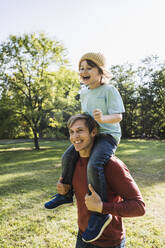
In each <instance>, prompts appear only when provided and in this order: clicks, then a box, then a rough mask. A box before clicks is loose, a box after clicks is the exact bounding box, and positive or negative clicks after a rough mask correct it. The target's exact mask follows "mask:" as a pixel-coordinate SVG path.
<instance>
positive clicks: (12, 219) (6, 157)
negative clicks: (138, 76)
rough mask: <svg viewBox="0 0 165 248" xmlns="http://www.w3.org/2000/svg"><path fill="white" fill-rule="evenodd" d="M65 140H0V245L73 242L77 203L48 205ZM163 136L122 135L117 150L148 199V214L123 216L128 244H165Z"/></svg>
mask: <svg viewBox="0 0 165 248" xmlns="http://www.w3.org/2000/svg"><path fill="white" fill-rule="evenodd" d="M69 144H70V143H69V142H68V141H45V142H44V141H42V142H41V143H40V145H41V150H40V151H35V150H34V149H33V143H32V142H26V143H18V144H15V143H11V144H9V143H8V144H1V145H0V208H1V211H0V228H1V235H0V247H2V248H22V247H26V248H73V247H75V242H76V235H77V208H76V205H75V204H74V206H72V207H66V208H61V209H59V210H56V211H54V210H53V211H51V210H46V209H45V208H44V203H45V202H46V201H48V200H49V199H50V196H52V195H53V194H55V193H56V183H57V180H58V178H59V176H60V174H61V166H60V165H61V156H62V154H63V152H64V150H65V149H66V148H67V147H68V146H69ZM164 151H165V142H164V141H145V140H122V141H121V144H120V145H119V147H118V149H117V152H116V155H117V156H118V157H119V158H120V159H121V160H123V161H124V162H125V163H126V165H127V166H128V168H129V170H130V171H131V174H132V175H133V177H134V178H135V180H136V182H137V184H138V185H139V187H140V190H141V192H142V194H143V197H144V200H145V203H146V208H147V211H146V215H145V216H143V217H138V218H124V223H125V228H126V238H127V246H126V247H127V248H162V247H165V233H164V226H165V218H164V216H165V153H164Z"/></svg>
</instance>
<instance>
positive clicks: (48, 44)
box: [0, 33, 67, 149]
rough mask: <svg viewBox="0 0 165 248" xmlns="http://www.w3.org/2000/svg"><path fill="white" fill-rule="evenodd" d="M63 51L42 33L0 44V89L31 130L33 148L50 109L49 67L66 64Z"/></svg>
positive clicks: (14, 38)
mask: <svg viewBox="0 0 165 248" xmlns="http://www.w3.org/2000/svg"><path fill="white" fill-rule="evenodd" d="M65 51H66V50H65V49H64V47H63V45H62V44H60V43H59V42H58V41H55V40H52V39H49V38H48V37H47V36H46V35H45V34H43V33H39V34H36V33H32V34H25V35H22V36H15V35H11V36H10V37H9V39H8V40H7V41H6V42H2V43H1V44H0V86H1V87H2V89H5V90H6V92H7V95H8V97H9V98H10V103H11V104H12V106H13V110H14V111H15V114H17V115H18V116H19V117H20V118H22V119H24V120H25V121H26V123H27V124H28V125H29V127H30V128H31V129H32V132H33V135H34V143H35V148H36V149H39V143H38V133H39V127H40V123H41V120H43V119H44V118H45V115H46V114H47V113H48V112H50V111H51V110H52V109H53V105H52V95H51V94H52V92H51V91H52V88H53V87H54V85H53V78H52V74H51V73H50V72H49V68H50V66H51V67H52V66H54V67H55V68H57V66H59V65H61V64H65V63H66V62H67V61H66V60H65V56H66V54H65Z"/></svg>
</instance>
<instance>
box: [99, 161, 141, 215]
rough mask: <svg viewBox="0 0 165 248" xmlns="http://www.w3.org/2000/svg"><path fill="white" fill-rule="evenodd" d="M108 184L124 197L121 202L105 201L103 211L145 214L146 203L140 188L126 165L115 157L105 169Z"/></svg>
mask: <svg viewBox="0 0 165 248" xmlns="http://www.w3.org/2000/svg"><path fill="white" fill-rule="evenodd" d="M105 173H106V179H107V184H108V186H109V187H110V188H111V189H112V190H113V193H115V194H116V195H119V196H120V197H121V198H122V201H120V202H103V209H102V213H104V214H106V213H111V214H112V215H116V216H120V217H136V216H142V215H144V214H145V204H144V201H143V198H142V195H141V193H140V190H139V188H138V186H137V184H136V183H135V181H134V179H133V178H132V176H131V175H130V173H129V170H128V168H127V167H126V165H125V164H124V163H123V162H122V161H121V160H119V159H118V158H116V157H114V158H112V159H111V162H110V164H108V165H106V169H105Z"/></svg>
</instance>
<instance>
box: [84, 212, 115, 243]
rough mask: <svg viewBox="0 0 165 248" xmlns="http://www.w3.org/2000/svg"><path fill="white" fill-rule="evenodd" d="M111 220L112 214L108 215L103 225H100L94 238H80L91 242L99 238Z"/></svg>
mask: <svg viewBox="0 0 165 248" xmlns="http://www.w3.org/2000/svg"><path fill="white" fill-rule="evenodd" d="M111 220H112V216H110V217H109V219H108V220H107V221H106V222H105V223H104V225H103V226H102V228H101V230H100V232H99V234H98V235H97V236H96V237H95V238H94V239H91V240H85V239H84V238H82V240H83V241H84V242H85V243H91V242H93V241H95V240H97V239H99V238H100V236H101V235H102V233H103V231H104V230H105V228H106V227H107V226H108V225H109V223H110V222H111Z"/></svg>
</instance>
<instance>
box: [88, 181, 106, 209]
mask: <svg viewBox="0 0 165 248" xmlns="http://www.w3.org/2000/svg"><path fill="white" fill-rule="evenodd" d="M88 187H89V190H90V191H91V193H92V194H91V195H88V194H86V196H85V204H86V207H87V208H88V210H90V211H92V212H99V213H102V209H103V202H102V200H101V198H100V196H99V195H98V194H97V193H96V192H95V191H94V189H93V187H92V185H91V184H89V185H88Z"/></svg>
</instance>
